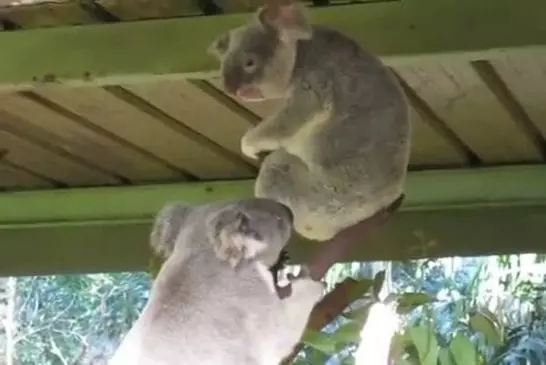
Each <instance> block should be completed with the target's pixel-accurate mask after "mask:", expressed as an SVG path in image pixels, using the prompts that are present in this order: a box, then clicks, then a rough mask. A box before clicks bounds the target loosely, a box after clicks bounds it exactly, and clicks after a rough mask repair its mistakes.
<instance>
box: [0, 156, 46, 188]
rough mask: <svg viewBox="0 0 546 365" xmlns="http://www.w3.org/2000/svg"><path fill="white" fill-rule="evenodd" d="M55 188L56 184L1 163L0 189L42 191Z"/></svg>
mask: <svg viewBox="0 0 546 365" xmlns="http://www.w3.org/2000/svg"><path fill="white" fill-rule="evenodd" d="M53 186H54V184H52V183H51V182H50V181H48V180H46V179H42V178H40V177H38V176H36V175H33V174H31V173H29V172H27V171H25V170H22V169H18V168H15V167H13V166H10V165H8V164H7V163H2V162H0V189H2V188H5V189H14V188H16V189H17V190H22V189H42V188H51V187H53Z"/></svg>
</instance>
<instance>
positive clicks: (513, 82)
mask: <svg viewBox="0 0 546 365" xmlns="http://www.w3.org/2000/svg"><path fill="white" fill-rule="evenodd" d="M491 63H492V65H493V66H494V67H495V69H496V70H497V72H498V73H499V75H500V77H501V78H502V80H503V81H504V82H505V83H506V85H507V86H508V88H509V89H510V90H511V91H512V92H513V94H514V96H515V98H516V99H517V100H518V102H519V103H520V104H521V105H522V106H523V108H524V109H525V111H526V112H527V114H528V115H529V117H530V118H531V120H532V121H533V123H534V124H535V125H536V126H537V127H538V129H540V132H541V134H542V136H543V137H544V138H546V103H545V102H544V98H545V96H546V52H533V53H529V54H527V55H525V56H524V55H507V56H506V57H503V58H499V59H495V60H492V61H491Z"/></svg>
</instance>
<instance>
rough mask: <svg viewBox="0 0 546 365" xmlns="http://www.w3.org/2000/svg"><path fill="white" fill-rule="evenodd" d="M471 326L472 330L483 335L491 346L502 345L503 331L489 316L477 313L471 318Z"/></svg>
mask: <svg viewBox="0 0 546 365" xmlns="http://www.w3.org/2000/svg"><path fill="white" fill-rule="evenodd" d="M469 325H470V328H472V330H474V331H476V332H480V333H482V334H483V335H484V336H485V338H486V340H487V342H488V343H489V344H490V345H492V346H501V345H502V342H503V339H502V333H501V329H500V328H498V327H497V325H496V323H495V322H494V321H492V320H491V319H490V318H489V317H488V316H486V315H484V314H482V313H480V312H477V313H475V314H473V315H471V316H470V319H469Z"/></svg>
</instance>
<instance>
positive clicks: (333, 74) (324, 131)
mask: <svg viewBox="0 0 546 365" xmlns="http://www.w3.org/2000/svg"><path fill="white" fill-rule="evenodd" d="M294 77H295V78H296V79H297V80H298V81H296V83H303V84H309V85H311V87H312V88H313V89H314V90H315V92H316V93H317V94H318V95H320V97H321V98H322V100H321V101H322V103H323V107H324V108H325V109H328V111H329V112H328V113H327V115H328V116H327V120H325V121H324V123H320V125H318V124H317V128H315V129H313V132H312V133H310V134H309V135H308V136H307V137H308V140H307V141H302V140H301V139H299V138H295V139H294V141H297V142H298V143H300V144H303V145H306V146H308V147H309V150H307V151H306V152H307V156H312V157H311V158H313V159H314V161H310V162H311V165H318V166H320V167H322V168H323V169H325V170H327V176H325V177H326V178H328V177H331V176H332V174H331V173H330V171H329V170H333V171H334V172H336V173H337V174H338V177H341V178H343V180H344V181H358V180H359V179H362V175H363V174H367V175H373V176H374V181H376V182H377V185H383V183H382V182H381V181H380V180H381V175H385V174H387V175H390V173H391V172H392V170H405V169H404V168H402V166H404V165H405V164H406V163H407V156H408V155H409V138H410V132H411V131H410V122H409V108H408V103H407V100H406V97H405V95H404V92H403V90H402V88H401V87H400V85H399V82H398V80H396V78H395V76H394V74H393V73H392V71H391V70H390V69H389V68H388V67H387V66H385V65H384V64H383V63H382V62H381V61H380V60H379V59H378V58H377V57H376V56H374V55H373V54H371V53H369V52H368V51H366V50H365V49H363V48H362V47H361V46H360V45H359V44H357V43H356V42H355V41H354V40H352V39H351V38H349V37H347V36H346V35H344V34H342V33H340V32H339V31H337V30H334V29H330V28H327V27H323V26H315V27H313V38H312V39H311V40H309V41H302V42H300V45H299V47H298V58H297V63H296V69H295V71H294ZM303 137H305V136H303ZM351 165H353V166H351ZM389 165H393V166H392V168H391V169H389V167H388V166H389ZM339 167H341V168H342V170H339ZM349 167H350V168H349ZM340 173H341V174H344V175H345V174H351V173H354V174H353V176H340V175H339V174H340ZM388 180H389V181H392V176H388Z"/></svg>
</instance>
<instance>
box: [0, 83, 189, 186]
mask: <svg viewBox="0 0 546 365" xmlns="http://www.w3.org/2000/svg"><path fill="white" fill-rule="evenodd" d="M52 89H53V88H51V89H49V90H52ZM55 89H56V90H58V91H59V92H65V93H70V90H67V89H63V90H59V89H57V88H55ZM47 90H48V89H41V90H40V91H39V95H41V96H44V97H46V98H47V94H48V91H47ZM0 110H4V111H7V112H8V113H9V114H6V113H4V114H3V115H2V112H1V111H0V115H2V121H3V122H4V123H6V124H8V125H9V126H10V127H11V128H13V129H16V130H21V131H22V132H24V133H26V134H29V135H32V136H34V137H35V138H37V139H41V140H44V141H47V142H49V143H52V144H54V145H56V146H58V147H60V148H62V149H64V150H65V151H66V152H67V153H70V154H74V155H77V156H80V157H82V158H84V159H85V160H87V161H90V162H92V163H94V164H96V165H98V166H100V167H101V168H103V169H105V170H107V171H109V172H111V173H112V174H115V175H118V176H122V177H124V178H126V179H129V180H130V181H133V182H146V181H148V182H151V181H161V180H168V181H176V180H181V179H182V176H181V174H180V173H179V172H178V171H176V170H174V169H171V168H169V167H168V166H167V165H165V164H163V163H161V162H160V161H157V160H154V159H153V158H151V157H150V156H147V155H146V154H144V153H141V152H139V151H138V150H137V149H133V148H129V147H126V146H124V145H122V144H120V143H117V142H116V140H115V139H113V138H111V137H110V136H109V133H108V132H107V131H103V130H101V129H100V128H97V127H95V126H94V125H93V124H91V123H89V122H87V121H85V120H84V121H83V123H86V124H82V123H81V122H78V121H77V120H74V119H71V118H69V117H67V116H66V115H61V114H59V113H56V112H55V111H53V110H51V109H50V108H48V107H46V106H44V105H41V104H39V103H38V102H36V101H34V100H31V99H29V98H26V97H24V96H21V95H17V94H3V95H1V97H0ZM86 125H90V126H91V128H88V127H87V126H86Z"/></svg>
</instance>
